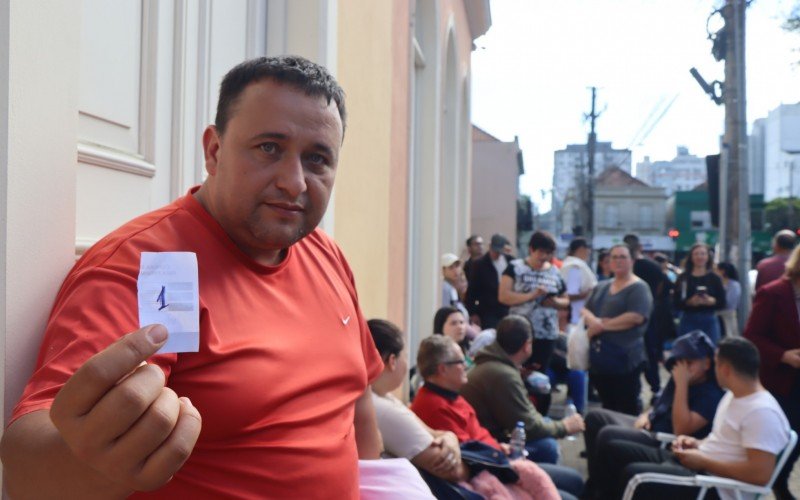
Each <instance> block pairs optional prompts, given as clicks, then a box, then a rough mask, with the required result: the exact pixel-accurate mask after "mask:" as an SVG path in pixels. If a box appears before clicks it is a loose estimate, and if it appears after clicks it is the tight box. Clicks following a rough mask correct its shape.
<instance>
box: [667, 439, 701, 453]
mask: <svg viewBox="0 0 800 500" xmlns="http://www.w3.org/2000/svg"><path fill="white" fill-rule="evenodd" d="M699 445H700V440H698V439H695V438H693V437H692V436H678V437H677V438H675V440H674V441H672V451H675V450H693V449H695V448H697V447H698V446H699Z"/></svg>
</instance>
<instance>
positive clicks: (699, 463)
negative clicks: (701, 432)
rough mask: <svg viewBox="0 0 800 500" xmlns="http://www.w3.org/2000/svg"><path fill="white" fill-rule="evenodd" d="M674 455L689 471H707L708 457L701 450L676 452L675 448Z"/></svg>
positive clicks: (680, 450)
mask: <svg viewBox="0 0 800 500" xmlns="http://www.w3.org/2000/svg"><path fill="white" fill-rule="evenodd" d="M672 453H673V454H674V455H675V458H677V459H678V461H679V462H680V463H681V465H683V466H684V467H686V468H687V469H691V470H696V471H701V470H705V469H706V457H705V455H703V454H702V453H700V450H686V449H679V450H676V449H674V448H673V450H672Z"/></svg>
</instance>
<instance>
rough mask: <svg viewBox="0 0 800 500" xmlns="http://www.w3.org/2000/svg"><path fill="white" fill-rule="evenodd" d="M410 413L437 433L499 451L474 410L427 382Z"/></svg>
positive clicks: (452, 394) (415, 398)
mask: <svg viewBox="0 0 800 500" xmlns="http://www.w3.org/2000/svg"><path fill="white" fill-rule="evenodd" d="M411 411H413V412H414V413H416V414H417V416H418V417H419V418H420V420H422V421H423V422H425V423H426V424H427V425H428V427H430V428H431V429H436V430H437V431H452V432H453V433H454V434H455V435H456V437H458V440H459V441H460V442H462V443H463V442H465V441H481V442H482V443H484V444H488V445H489V446H492V447H494V448H497V449H498V450H499V449H500V445H499V444H498V442H497V440H496V439H495V438H493V437H492V435H491V434H490V433H489V431H488V430H487V429H486V428H485V427H482V426H481V424H480V422H478V416H477V415H476V414H475V408H473V407H472V405H470V404H469V403H468V402H467V400H466V399H464V398H463V397H461V396H459V395H458V394H456V393H454V392H451V391H448V390H447V389H443V388H441V387H438V386H432V387H431V384H430V383H428V382H426V383H425V385H423V386H422V387H421V388H420V390H419V391H418V392H417V395H416V396H415V397H414V402H413V403H411Z"/></svg>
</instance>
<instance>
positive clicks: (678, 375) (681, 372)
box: [672, 359, 691, 387]
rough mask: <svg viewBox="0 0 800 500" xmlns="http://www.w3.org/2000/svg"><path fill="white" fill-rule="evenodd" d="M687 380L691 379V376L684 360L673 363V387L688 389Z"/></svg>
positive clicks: (687, 364) (687, 363)
mask: <svg viewBox="0 0 800 500" xmlns="http://www.w3.org/2000/svg"><path fill="white" fill-rule="evenodd" d="M689 378H691V374H690V373H689V362H688V361H686V360H685V359H679V360H678V361H677V362H676V363H675V366H673V367H672V380H674V381H675V385H680V386H681V387H688V386H689Z"/></svg>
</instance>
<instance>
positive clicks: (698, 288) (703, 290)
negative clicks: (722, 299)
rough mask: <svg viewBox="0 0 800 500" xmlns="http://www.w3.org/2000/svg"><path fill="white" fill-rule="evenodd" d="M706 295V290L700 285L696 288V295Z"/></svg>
mask: <svg viewBox="0 0 800 500" xmlns="http://www.w3.org/2000/svg"><path fill="white" fill-rule="evenodd" d="M707 294H708V290H707V289H706V287H704V286H702V285H701V286H698V287H697V295H707Z"/></svg>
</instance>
